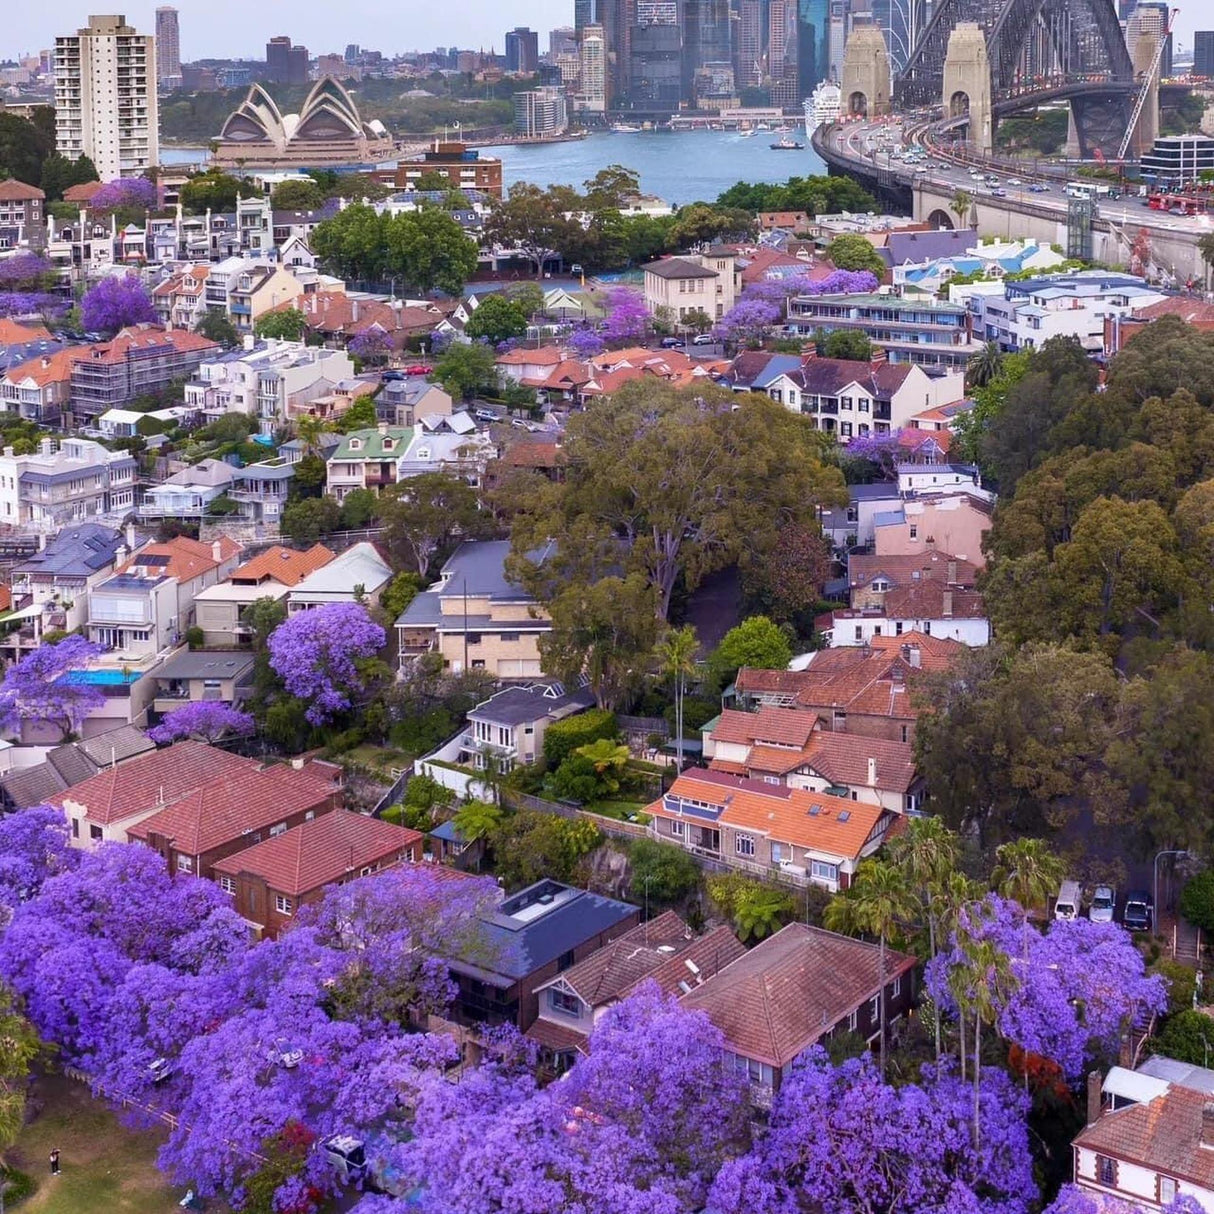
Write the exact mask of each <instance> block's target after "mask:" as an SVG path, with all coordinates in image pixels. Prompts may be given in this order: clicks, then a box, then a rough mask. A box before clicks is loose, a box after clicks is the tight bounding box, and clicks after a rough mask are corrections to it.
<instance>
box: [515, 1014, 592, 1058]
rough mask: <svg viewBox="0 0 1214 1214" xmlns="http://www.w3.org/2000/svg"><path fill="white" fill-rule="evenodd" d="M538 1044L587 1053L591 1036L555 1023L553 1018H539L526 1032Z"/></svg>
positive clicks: (554, 1049) (548, 1047)
mask: <svg viewBox="0 0 1214 1214" xmlns="http://www.w3.org/2000/svg"><path fill="white" fill-rule="evenodd" d="M523 1036H524V1037H528V1038H530V1039H531V1040H532V1041H534V1042H535V1043H536V1044H537V1045H539V1046H542V1047H543V1048H544V1049H546V1050H553V1051H554V1052H563V1051H565V1050H578V1051H580V1052H581V1053H583V1054H585V1053H587V1052H588V1050H587V1048H586V1047H587V1042H588V1041H589V1038H588V1037H587V1035H586V1034H585V1033H581V1032H578V1030H577V1029H575V1028H571V1027H569V1026H568V1025H565V1024H554V1023H553V1022H552V1021H551V1020H542V1019H541V1020H537V1021H536V1022H535V1023H534V1024H533V1025H532V1026H531V1027H530V1028H529V1029H528V1030H527V1031H526V1032H525V1033H524V1034H523Z"/></svg>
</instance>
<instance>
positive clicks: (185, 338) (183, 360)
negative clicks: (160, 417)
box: [71, 325, 219, 424]
mask: <svg viewBox="0 0 1214 1214" xmlns="http://www.w3.org/2000/svg"><path fill="white" fill-rule="evenodd" d="M218 349H219V346H218V344H217V343H216V342H213V341H210V340H208V339H207V338H205V337H203V336H202V335H201V334H198V333H190V332H186V331H185V330H182V329H170V330H167V331H166V330H164V329H158V328H155V327H153V326H151V325H133V326H131V327H130V328H128V329H123V330H122V332H120V333H119V334H118V335H117V336H116V337H115V338H113V339H112V340H111V341H106V342H100V343H98V344H97V345H95V346H93V347H92V348H91V349H89V350H88V351H87V352H86V353H85V355H84V357H83V358H78V359H76V360H75V361H74V362H73V363H72V389H71V404H72V415H73V418H74V419H75V422H76V424H79V423H80V421H81V420H82V419H85V418H94V417H97V416H99V415H100V414H102V413H104V412H105V411H106V410H107V409H113V408H115V407H119V406H122V405H125V404H127V403H128V402H130V401H132V400H134V399H135V398H136V397H137V396H142V395H144V394H146V393H148V392H155V391H158V390H159V389H161V388H167V387H168V386H169V385H170V384H171V383H174V382H175V381H177V380H185V379H188V378H189V377H190V376H191V375H192V374H193V373H194V372H195V371H196V370H197V369H198V367H199V364H200V363H201V362H202V360H203V359H204V358H206V357H207V356H208V355H209V354H213V353H214V352H215V351H217V350H218Z"/></svg>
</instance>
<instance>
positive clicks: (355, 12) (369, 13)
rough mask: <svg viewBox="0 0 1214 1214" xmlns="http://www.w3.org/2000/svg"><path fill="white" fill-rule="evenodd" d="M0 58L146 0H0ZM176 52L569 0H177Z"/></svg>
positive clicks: (1201, 14)
mask: <svg viewBox="0 0 1214 1214" xmlns="http://www.w3.org/2000/svg"><path fill="white" fill-rule="evenodd" d="M0 7H2V8H3V10H4V18H3V21H2V22H0V59H5V58H16V57H17V55H18V54H23V53H26V52H32V51H37V50H40V49H42V48H43V47H49V46H53V45H54V38H55V35H56V34H62V33H70V32H71V31H73V30H75V29H76V28H77V27H78V26H81V25H83V24H85V22H86V21H87V18H88V13H89V12H90V11H96V12H107V11H114V10H117V11H119V12H122V13H125V14H126V17H127V19H128V20H129V21H130V22H131V23H132V24H133V25H134V26H135V28H136V29H139V30H147V31H148V32H149V33H150V32H151V31H152V30H153V28H154V24H153V16H152V14H153V12H154V11H155V8H156V0H137V2H124V0H97V3H95V4H94V5H93V7H92V9H91V10H90V8H89V7H88V6H87V4H86V5H82V4H79V3H77V2H76V0H0ZM176 7H177V10H178V13H179V14H180V17H179V20H180V25H181V57H182V58H183V59H184V60H186V61H187V62H188V61H189V60H191V59H204V58H224V59H237V58H242V57H243V58H261V57H264V55H265V44H266V40H267V39H268V38H271V37H273V36H274V35H276V34H287V35H289V36H290V37H291V38H292V39H293V40H294V41H295V42H302V43H303V44H304V45H305V46H306V47H307V48H308V50H309V51H311V52H312V54H314V55H315V54H326V53H329V52H341V51H344V50H345V48H346V43H348V42H357V43H358V44H359V45H360V46H366V47H370V48H372V49H374V50H379V51H383V52H384V53H385V54H388V55H392V54H396V53H397V52H400V51H411V50H430V49H431V48H432V47H435V46H453V45H457V46H460V47H469V48H473V49H476V48H479V47H482V46H483V47H484V48H485V49H486V50H488V49H489V48H490V47H492V48H494V49H496V50H497V51H498V52H499V53H500V52H501V50H502V44H503V36H504V34H505V32H506V30H508V29H513V28H514V27H515V26H516V25H528V26H530V27H531V28H532V29H534V30H539V31H540V47H541V49H545V48H546V46H547V33H548V31H549V30H550V29H553V28H554V27H556V26H561V25H572V24H573V0H454V2H448V3H445V4H443V3H440V4H434V3H431V0H178V3H177V6H176ZM1199 19H1200V27H1201V28H1203V29H1212V28H1214V0H1181V13H1180V16H1179V18H1178V19H1177V23H1176V40H1177V41H1178V42H1179V43H1181V44H1183V45H1184V46H1186V47H1189V48H1191V47H1192V45H1193V31H1194V30H1195V29H1197V28H1198V22H1199Z"/></svg>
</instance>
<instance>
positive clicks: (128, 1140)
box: [8, 1075, 218, 1214]
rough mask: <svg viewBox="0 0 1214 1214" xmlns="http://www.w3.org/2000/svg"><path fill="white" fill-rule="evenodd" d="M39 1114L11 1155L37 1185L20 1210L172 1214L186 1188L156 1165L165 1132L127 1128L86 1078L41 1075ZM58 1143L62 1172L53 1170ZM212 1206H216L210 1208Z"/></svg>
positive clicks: (40, 1213)
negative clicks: (51, 1158)
mask: <svg viewBox="0 0 1214 1214" xmlns="http://www.w3.org/2000/svg"><path fill="white" fill-rule="evenodd" d="M35 1099H37V1100H41V1101H43V1102H45V1103H44V1107H43V1109H42V1112H41V1113H40V1114H39V1115H38V1117H37V1118H36V1119H35V1120H34V1121H33V1122H31V1123H30V1124H29V1125H28V1126H26V1128H25V1130H24V1132H23V1133H22V1135H21V1137H20V1138H19V1139H18V1140H17V1145H16V1146H14V1147H13V1148H12V1150H11V1151H10V1152H9V1153H8V1161H9V1163H11V1164H12V1165H13V1166H14V1167H17V1168H20V1169H21V1170H22V1171H23V1172H28V1173H29V1174H30V1175H31V1176H32V1177H33V1178H34V1181H35V1183H36V1184H37V1188H36V1189H35V1191H34V1193H33V1195H32V1196H31V1197H30V1198H29V1200H28V1201H25V1202H22V1203H21V1205H19V1206H18V1207H17V1209H18V1210H21V1211H23V1212H26V1214H86V1212H91V1211H97V1212H98V1214H100V1212H102V1211H104V1212H105V1214H173V1212H174V1211H176V1210H177V1202H178V1201H179V1200H180V1199H181V1197H182V1196H183V1195H184V1192H185V1190H184V1189H183V1188H180V1187H178V1186H175V1185H170V1184H167V1183H166V1182H165V1180H164V1178H163V1177H162V1176H161V1174H160V1173H159V1172H158V1171H157V1170H156V1151H157V1149H158V1147H159V1146H160V1143H161V1142H162V1141H163V1135H162V1134H161V1133H159V1132H157V1131H154V1130H147V1131H134V1130H128V1129H126V1128H124V1127H123V1126H122V1125H121V1124H120V1123H119V1121H118V1118H117V1117H115V1116H114V1114H113V1113H111V1112H110V1111H109V1109H108V1108H107V1107H106V1106H105V1105H104V1104H103V1103H102V1102H101V1101H99V1100H94V1099H93V1098H92V1097H91V1096H90V1095H89V1090H88V1088H87V1087H86V1086H85V1085H84V1084H82V1083H76V1082H75V1081H74V1080H70V1079H66V1078H64V1077H63V1076H61V1075H51V1076H46V1077H43V1078H40V1079H39V1080H38V1084H37V1088H36V1093H35ZM54 1147H58V1149H59V1156H60V1160H59V1162H60V1166H61V1168H62V1171H61V1173H60V1174H59V1175H58V1176H54V1177H52V1176H51V1175H50V1164H49V1162H48V1157H49V1155H50V1152H51V1150H52V1148H54ZM212 1208H213V1209H218V1207H215V1206H212Z"/></svg>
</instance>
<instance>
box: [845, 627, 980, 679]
mask: <svg viewBox="0 0 1214 1214" xmlns="http://www.w3.org/2000/svg"><path fill="white" fill-rule="evenodd" d="M868 645H869V648H870V649H872V650H875V651H876V652H878V653H889V654H893V653H898V654H906V653H907V652H908V651H909V650H913V649H917V650H918V651H919V655H918V659H917V660H918V662H919V669H922V670H927V671H941V670H947V669H948V668H949V667H950V666H951V665H952V664H953V662H955V661H956V660H957V657H958V655H959V654H962V653H964V652H965V646H964V645H963V644H962V643H961V642H960V641H954V640H952V638H950V637H933V636H928V635H927V633H925V632H904V633H903V634H902V635H901V636H900V637H889V636H881V637H873V638H872V639H871V640H870V641H869V643H868Z"/></svg>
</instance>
